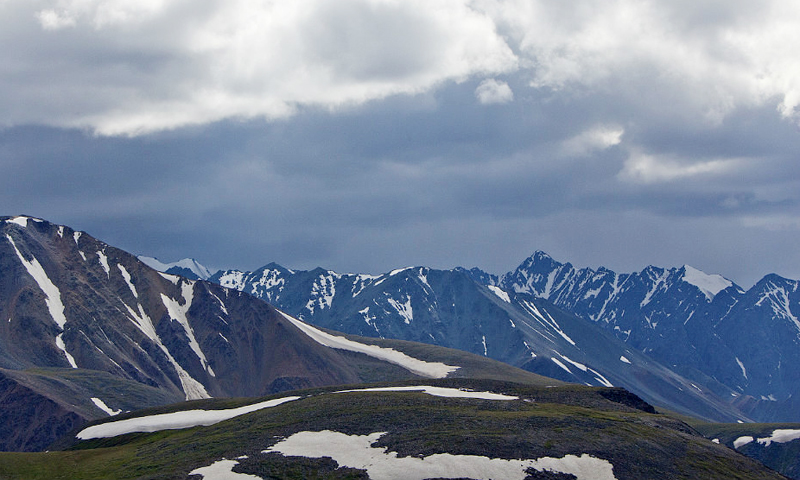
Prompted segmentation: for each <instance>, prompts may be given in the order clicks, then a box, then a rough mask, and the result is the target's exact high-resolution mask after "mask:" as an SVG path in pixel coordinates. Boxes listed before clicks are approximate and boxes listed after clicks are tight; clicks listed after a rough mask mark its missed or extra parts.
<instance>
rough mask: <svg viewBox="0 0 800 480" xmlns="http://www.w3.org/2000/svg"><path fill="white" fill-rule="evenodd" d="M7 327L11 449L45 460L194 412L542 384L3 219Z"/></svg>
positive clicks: (1, 271)
mask: <svg viewBox="0 0 800 480" xmlns="http://www.w3.org/2000/svg"><path fill="white" fill-rule="evenodd" d="M0 318H2V319H3V321H0V450H38V449H42V448H45V447H47V445H49V444H50V443H51V442H53V441H54V440H56V439H57V438H59V437H60V436H61V435H63V434H65V433H67V432H69V431H70V430H72V429H74V428H76V427H77V426H79V425H81V424H82V423H84V422H86V421H87V420H91V419H95V418H102V417H105V416H108V415H111V414H116V413H120V412H122V411H131V410H136V409H141V408H145V407H149V406H156V405H164V404H168V403H174V402H179V401H185V400H195V399H203V398H210V397H253V396H259V395H266V394H269V393H274V392H280V391H285V390H290V389H297V388H308V387H318V386H324V385H341V384H354V383H360V382H364V381H374V380H378V379H379V380H384V381H385V380H396V379H407V378H429V377H436V378H438V377H444V376H447V375H451V376H469V375H471V373H470V372H473V371H474V370H480V371H483V372H484V373H483V374H482V376H483V377H487V376H488V377H492V376H495V377H497V378H505V379H516V380H519V379H526V381H539V380H540V379H541V377H537V376H535V375H532V374H530V373H527V372H524V371H522V370H514V371H513V372H511V373H509V371H508V368H507V367H504V366H503V368H501V369H500V373H492V371H491V370H492V369H494V370H497V367H496V366H494V365H500V364H499V363H498V362H493V361H489V360H488V359H483V358H480V357H477V356H473V357H471V358H463V355H462V354H460V353H457V352H456V353H454V352H452V351H449V350H445V349H441V348H433V347H429V346H427V345H420V346H414V345H410V344H402V342H396V341H395V342H392V341H384V342H378V343H379V344H375V341H370V342H371V344H367V343H363V342H359V341H358V339H355V340H350V339H345V338H344V337H342V336H335V335H331V334H329V333H326V332H323V331H321V330H319V329H316V328H314V327H311V326H309V325H306V324H303V323H302V322H300V321H299V320H297V319H294V318H292V317H290V316H287V315H285V314H284V313H282V312H279V311H278V310H276V309H275V308H274V307H272V306H271V305H269V304H267V303H266V302H263V301H261V300H259V299H256V298H254V297H252V296H250V295H247V294H244V293H242V292H239V291H236V290H231V289H228V288H224V287H222V286H219V285H217V284H214V283H210V282H205V281H195V280H190V279H187V278H184V277H180V276H177V275H171V274H166V273H162V272H158V271H156V270H153V269H151V268H150V267H148V266H147V265H145V264H144V263H142V262H141V261H140V260H138V259H137V258H136V257H135V256H133V255H131V254H129V253H127V252H124V251H122V250H119V249H117V248H115V247H112V246H110V245H107V244H105V243H103V242H101V241H99V240H97V239H95V238H93V237H91V236H89V235H88V234H85V233H82V232H77V231H74V230H72V229H71V228H69V227H66V226H59V225H54V224H52V223H49V222H46V221H43V220H39V219H35V218H31V217H2V218H0ZM334 347H335V348H334ZM412 350H413V351H417V352H420V355H423V356H424V358H417V357H412V356H409V354H405V353H403V351H412ZM442 358H448V359H453V358H454V359H456V360H457V361H458V362H459V363H458V364H448V363H445V362H443V361H442V360H440V359H442ZM431 359H434V360H431ZM487 365H488V366H487ZM487 369H488V370H487ZM504 369H505V370H504ZM541 381H545V380H541ZM546 382H550V383H551V384H553V382H554V381H553V380H549V379H548V380H546Z"/></svg>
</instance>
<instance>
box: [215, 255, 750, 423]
mask: <svg viewBox="0 0 800 480" xmlns="http://www.w3.org/2000/svg"><path fill="white" fill-rule="evenodd" d="M476 273H478V272H477V271H476V270H473V271H467V270H464V269H454V270H435V269H430V268H425V267H411V268H403V269H398V270H394V271H392V272H388V273H386V274H383V275H359V274H339V273H336V272H332V271H329V270H324V269H321V268H317V269H314V270H311V271H294V270H290V269H287V268H284V267H281V266H280V265H276V264H274V263H272V264H269V265H266V266H264V267H262V268H260V269H258V270H256V271H254V272H242V271H221V272H217V273H216V274H215V275H214V276H212V278H211V281H215V282H218V283H220V284H221V285H223V286H225V287H229V288H233V289H237V290H241V291H244V292H247V293H249V294H251V295H254V296H257V297H259V298H262V299H264V300H267V301H269V302H270V303H272V304H274V305H276V306H278V308H280V309H282V310H283V311H286V312H287V313H289V314H291V315H294V316H296V317H297V318H300V319H303V320H305V321H308V322H309V323H313V324H315V325H318V326H321V327H324V328H330V329H334V330H338V331H343V332H347V333H352V334H357V335H362V336H372V337H380V338H397V339H403V340H412V341H418V342H425V343H430V344H434V345H441V346H446V347H450V348H456V349H460V350H466V351H468V352H472V353H475V354H478V355H484V356H487V357H490V358H494V359H496V360H501V361H503V362H506V363H510V364H512V365H515V366H519V367H521V368H524V369H526V370H528V371H531V372H535V373H538V374H541V375H546V376H550V377H554V378H558V379H561V380H565V381H570V382H577V383H583V384H588V385H596V386H610V385H614V386H621V387H624V388H627V389H629V390H631V391H633V392H635V393H636V394H637V395H639V396H641V397H642V398H644V399H645V400H647V401H649V402H651V403H655V404H658V405H668V406H669V407H670V408H672V409H674V410H678V411H683V412H686V413H691V414H694V415H699V416H704V417H706V418H715V419H727V420H734V419H739V418H744V416H742V415H741V414H739V413H738V412H737V411H736V409H734V408H732V407H731V406H730V405H729V404H728V402H727V400H726V401H722V400H720V398H719V397H718V396H717V395H715V394H713V393H712V392H711V391H710V389H708V388H707V387H705V386H704V385H703V384H702V383H701V382H697V381H695V382H690V381H688V380H686V379H685V378H683V377H681V376H679V375H677V374H675V373H674V372H672V371H671V370H669V369H667V368H665V367H664V366H662V365H660V364H659V363H658V362H655V361H653V360H652V359H650V358H649V357H648V356H646V355H644V354H642V353H641V352H639V351H637V350H636V349H632V348H630V347H629V346H628V345H626V344H625V343H624V342H623V341H621V340H619V339H617V338H615V337H614V335H612V334H611V333H609V332H607V331H606V330H604V329H603V328H601V327H599V326H598V325H596V324H595V323H594V322H591V321H587V320H584V319H581V318H579V317H577V316H575V315H572V314H569V313H566V312H564V311H562V310H561V309H559V308H556V307H555V306H553V305H552V304H551V303H550V302H548V301H547V300H544V299H541V298H536V297H534V296H533V295H530V294H527V293H523V292H519V293H518V292H515V291H513V290H505V289H503V288H500V287H498V286H496V285H483V284H481V283H480V282H478V281H476V280H475V278H474V277H473V276H474V275H475V274H476ZM483 278H491V277H489V276H485V277H483ZM717 390H718V392H717V394H722V395H724V396H725V398H730V397H731V396H732V395H733V394H734V393H735V392H734V391H732V390H730V389H727V388H725V387H719V388H718V389H717Z"/></svg>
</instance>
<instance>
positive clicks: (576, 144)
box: [562, 125, 625, 156]
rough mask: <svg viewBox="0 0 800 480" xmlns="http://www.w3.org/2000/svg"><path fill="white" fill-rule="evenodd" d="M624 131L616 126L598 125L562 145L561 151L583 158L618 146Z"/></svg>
mask: <svg viewBox="0 0 800 480" xmlns="http://www.w3.org/2000/svg"><path fill="white" fill-rule="evenodd" d="M624 133H625V129H624V128H622V127H620V126H617V125H598V126H596V127H594V128H591V129H589V130H587V131H585V132H582V133H580V134H578V135H576V136H574V137H572V138H570V139H569V140H567V141H566V142H564V144H563V145H562V151H563V152H564V153H565V154H566V155H570V156H583V155H587V154H590V153H592V152H595V151H597V150H605V149H606V148H609V147H613V146H614V145H619V144H620V142H622V135H623V134H624Z"/></svg>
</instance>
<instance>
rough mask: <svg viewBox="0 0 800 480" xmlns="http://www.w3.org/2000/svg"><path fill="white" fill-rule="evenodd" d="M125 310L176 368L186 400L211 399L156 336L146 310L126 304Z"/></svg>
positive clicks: (201, 385) (200, 384)
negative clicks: (136, 309) (136, 308)
mask: <svg viewBox="0 0 800 480" xmlns="http://www.w3.org/2000/svg"><path fill="white" fill-rule="evenodd" d="M123 305H125V308H127V309H128V314H129V315H130V318H131V321H132V322H133V323H134V324H135V325H136V326H137V327H139V330H141V331H142V333H144V334H145V335H146V336H147V338H149V339H150V340H152V341H153V342H155V344H156V345H158V347H159V348H160V349H161V351H162V352H164V355H166V356H167V359H168V360H169V362H170V363H171V364H172V366H173V368H175V372H177V374H178V379H179V380H180V382H181V388H182V389H183V393H184V394H186V400H198V399H201V398H211V396H210V395H209V394H208V392H207V391H206V388H205V387H204V386H203V384H202V383H200V382H198V381H197V380H195V379H194V378H192V376H191V375H189V372H187V371H186V370H184V369H183V367H181V365H180V364H179V363H178V361H177V360H175V357H173V356H172V354H171V353H170V352H169V349H168V348H167V347H166V345H164V343H162V342H161V338H159V337H158V335H156V329H155V327H154V326H153V321H152V320H151V319H150V317H149V316H148V315H147V314H146V313H145V311H144V309H143V308H142V306H141V305H138V307H139V313H138V314H137V313H136V312H134V311H133V309H132V308H131V307H129V306H128V305H126V304H124V303H123Z"/></svg>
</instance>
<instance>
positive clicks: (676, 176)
mask: <svg viewBox="0 0 800 480" xmlns="http://www.w3.org/2000/svg"><path fill="white" fill-rule="evenodd" d="M740 163H741V162H740V160H738V159H714V160H704V161H699V162H690V161H685V160H679V159H675V158H670V157H664V156H656V155H648V154H645V153H641V152H632V153H631V154H630V155H629V156H628V159H627V160H626V161H625V165H624V167H623V168H622V170H621V171H620V172H619V174H618V178H619V179H621V180H624V181H628V182H632V183H644V184H652V183H660V182H670V181H674V180H680V179H686V178H691V177H696V176H700V175H719V174H721V173H726V172H729V171H731V170H732V169H733V168H735V167H736V166H738V165H739V164H740Z"/></svg>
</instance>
